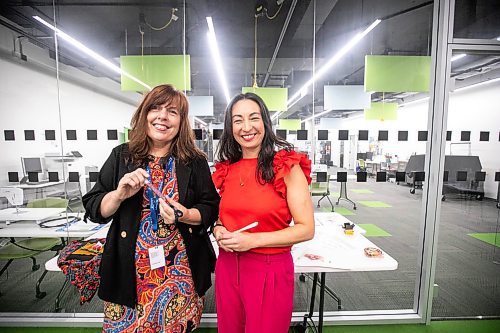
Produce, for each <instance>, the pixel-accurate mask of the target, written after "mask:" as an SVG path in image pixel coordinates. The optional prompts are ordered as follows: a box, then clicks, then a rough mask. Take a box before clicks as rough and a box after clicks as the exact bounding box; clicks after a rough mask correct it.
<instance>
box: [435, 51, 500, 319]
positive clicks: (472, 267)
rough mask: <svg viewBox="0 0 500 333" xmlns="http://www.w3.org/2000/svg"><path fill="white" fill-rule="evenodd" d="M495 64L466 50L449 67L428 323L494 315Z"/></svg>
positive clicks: (497, 238) (499, 145)
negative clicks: (443, 159)
mask: <svg viewBox="0 0 500 333" xmlns="http://www.w3.org/2000/svg"><path fill="white" fill-rule="evenodd" d="M463 53H464V52H463V51H458V50H457V51H455V52H454V53H453V56H456V55H458V54H463ZM452 59H453V58H452ZM499 59H500V53H487V54H485V53H484V52H482V53H475V52H471V51H467V56H466V57H464V58H462V59H460V60H456V61H452V63H451V77H450V78H449V80H450V82H451V85H450V86H451V87H452V91H451V92H450V97H449V104H448V123H447V130H448V133H451V135H450V136H449V138H448V140H447V142H446V151H445V162H444V181H443V188H442V204H441V221H440V228H439V244H438V252H437V264H436V274H435V276H436V277H435V285H434V302H433V307H432V316H433V317H434V318H443V317H445V318H457V317H458V318H459V317H479V316H480V317H483V318H484V317H490V316H498V315H499V314H500V312H499V309H500V295H499V290H498V284H499V282H500V278H499V276H500V248H499V246H500V234H499V230H500V229H499V228H500V209H498V208H499V204H498V193H499V179H500V178H499V175H500V174H499V171H500V160H499V159H498V154H497V152H498V151H499V149H500V136H499V135H500V127H499V124H500V121H499V119H498V112H497V111H496V110H497V109H496V108H497V105H498V102H499V100H498V99H499V96H500V84H499V73H500V72H499V71H498V69H496V68H495V66H490V65H489V64H490V63H492V62H493V63H494V62H498V61H499Z"/></svg>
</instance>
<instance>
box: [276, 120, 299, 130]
mask: <svg viewBox="0 0 500 333" xmlns="http://www.w3.org/2000/svg"><path fill="white" fill-rule="evenodd" d="M278 121H279V123H278V128H279V129H287V130H289V131H296V130H299V129H300V119H278Z"/></svg>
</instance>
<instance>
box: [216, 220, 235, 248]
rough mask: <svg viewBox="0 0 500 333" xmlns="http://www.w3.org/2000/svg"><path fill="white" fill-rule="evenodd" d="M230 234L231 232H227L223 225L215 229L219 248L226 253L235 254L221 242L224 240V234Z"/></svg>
mask: <svg viewBox="0 0 500 333" xmlns="http://www.w3.org/2000/svg"><path fill="white" fill-rule="evenodd" d="M228 233H229V231H227V229H226V227H225V226H223V225H217V226H216V227H214V238H215V240H216V241H217V245H218V246H219V248H221V249H223V250H224V251H226V252H233V250H231V249H230V248H228V247H226V246H224V245H222V243H221V242H220V240H221V239H223V237H224V234H228Z"/></svg>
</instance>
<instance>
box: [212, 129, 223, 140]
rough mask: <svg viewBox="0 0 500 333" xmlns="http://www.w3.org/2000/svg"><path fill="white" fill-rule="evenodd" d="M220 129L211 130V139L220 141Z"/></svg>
mask: <svg viewBox="0 0 500 333" xmlns="http://www.w3.org/2000/svg"><path fill="white" fill-rule="evenodd" d="M222 131H223V130H222V129H220V128H214V129H213V130H212V134H213V139H214V140H220V138H221V136H222Z"/></svg>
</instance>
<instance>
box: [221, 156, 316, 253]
mask: <svg viewBox="0 0 500 333" xmlns="http://www.w3.org/2000/svg"><path fill="white" fill-rule="evenodd" d="M294 165H298V166H300V168H301V169H302V171H303V172H304V175H305V177H306V179H307V182H308V183H310V182H311V177H310V174H311V161H310V160H309V159H308V158H307V157H306V155H304V154H299V153H297V152H295V151H286V150H280V151H279V152H277V153H276V155H275V156H274V161H273V169H274V175H275V176H274V181H273V182H272V183H266V184H261V183H259V181H258V180H257V177H256V169H257V158H250V159H241V160H239V161H238V162H236V163H233V164H230V163H229V162H228V161H225V162H221V163H218V164H216V165H215V169H216V171H215V172H214V173H213V174H212V180H213V182H214V184H215V187H216V188H217V189H218V190H219V194H220V196H221V203H220V210H219V216H220V220H221V221H222V223H223V224H224V226H225V227H226V228H227V229H228V230H229V231H235V230H237V229H240V228H242V227H244V226H246V225H248V224H250V223H252V222H254V221H258V222H259V225H258V226H257V227H255V228H252V229H250V230H248V232H270V231H276V230H281V229H284V228H287V227H288V226H289V224H290V222H291V220H292V214H291V213H290V209H289V208H288V203H287V201H286V190H287V189H286V185H285V181H284V178H285V176H286V175H288V174H289V173H290V170H291V169H292V166H294ZM289 250H290V246H287V247H281V248H276V247H274V248H256V249H252V250H251V251H252V252H257V253H264V254H274V253H283V252H287V251H289Z"/></svg>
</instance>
